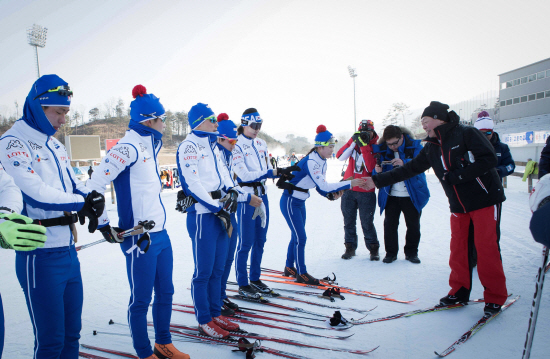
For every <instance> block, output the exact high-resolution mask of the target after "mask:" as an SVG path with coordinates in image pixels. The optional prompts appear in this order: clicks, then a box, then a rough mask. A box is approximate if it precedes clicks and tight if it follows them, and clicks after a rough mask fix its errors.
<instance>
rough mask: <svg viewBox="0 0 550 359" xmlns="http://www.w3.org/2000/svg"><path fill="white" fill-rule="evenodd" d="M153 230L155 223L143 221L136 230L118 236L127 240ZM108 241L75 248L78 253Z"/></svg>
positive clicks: (102, 240)
mask: <svg viewBox="0 0 550 359" xmlns="http://www.w3.org/2000/svg"><path fill="white" fill-rule="evenodd" d="M153 228H155V221H143V222H139V224H138V225H137V226H135V227H134V228H130V229H127V230H125V231H122V232H120V233H118V235H117V236H118V238H126V237H131V236H137V235H140V234H145V233H147V232H149V231H150V230H151V229H153ZM106 241H107V240H106V239H100V240H97V241H95V242H92V243H88V244H83V245H81V246H78V247H76V248H75V250H76V251H77V252H78V251H79V250H81V249H86V248H89V247H91V246H95V245H96V244H99V243H103V242H106Z"/></svg>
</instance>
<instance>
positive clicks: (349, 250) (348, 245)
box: [342, 243, 355, 259]
mask: <svg viewBox="0 0 550 359" xmlns="http://www.w3.org/2000/svg"><path fill="white" fill-rule="evenodd" d="M344 244H345V245H346V252H345V253H344V254H342V258H343V259H351V257H353V256H355V249H353V243H344Z"/></svg>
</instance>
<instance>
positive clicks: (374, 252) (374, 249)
mask: <svg viewBox="0 0 550 359" xmlns="http://www.w3.org/2000/svg"><path fill="white" fill-rule="evenodd" d="M379 248H380V246H379V245H373V246H371V248H370V249H369V252H370V260H371V261H379V260H380V254H379V253H378V249H379Z"/></svg>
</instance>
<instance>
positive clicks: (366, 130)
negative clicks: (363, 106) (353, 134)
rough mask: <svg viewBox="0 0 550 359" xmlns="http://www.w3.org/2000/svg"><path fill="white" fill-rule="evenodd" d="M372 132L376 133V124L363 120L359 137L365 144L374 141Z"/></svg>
mask: <svg viewBox="0 0 550 359" xmlns="http://www.w3.org/2000/svg"><path fill="white" fill-rule="evenodd" d="M372 131H374V124H373V123H372V121H371V120H362V121H361V129H360V130H359V137H361V140H362V141H363V142H364V143H369V142H370V141H371V140H372V135H373V133H372Z"/></svg>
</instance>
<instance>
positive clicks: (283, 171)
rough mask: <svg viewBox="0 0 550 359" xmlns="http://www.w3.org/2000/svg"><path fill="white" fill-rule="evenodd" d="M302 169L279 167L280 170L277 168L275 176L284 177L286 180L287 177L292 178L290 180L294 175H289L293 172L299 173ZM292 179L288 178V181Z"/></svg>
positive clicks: (298, 167) (297, 167)
mask: <svg viewBox="0 0 550 359" xmlns="http://www.w3.org/2000/svg"><path fill="white" fill-rule="evenodd" d="M301 170H302V169H301V168H300V166H296V165H294V166H289V167H281V168H277V176H286V177H287V178H288V177H289V176H292V178H294V175H293V174H292V173H291V172H293V171H301ZM292 178H289V179H292Z"/></svg>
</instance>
